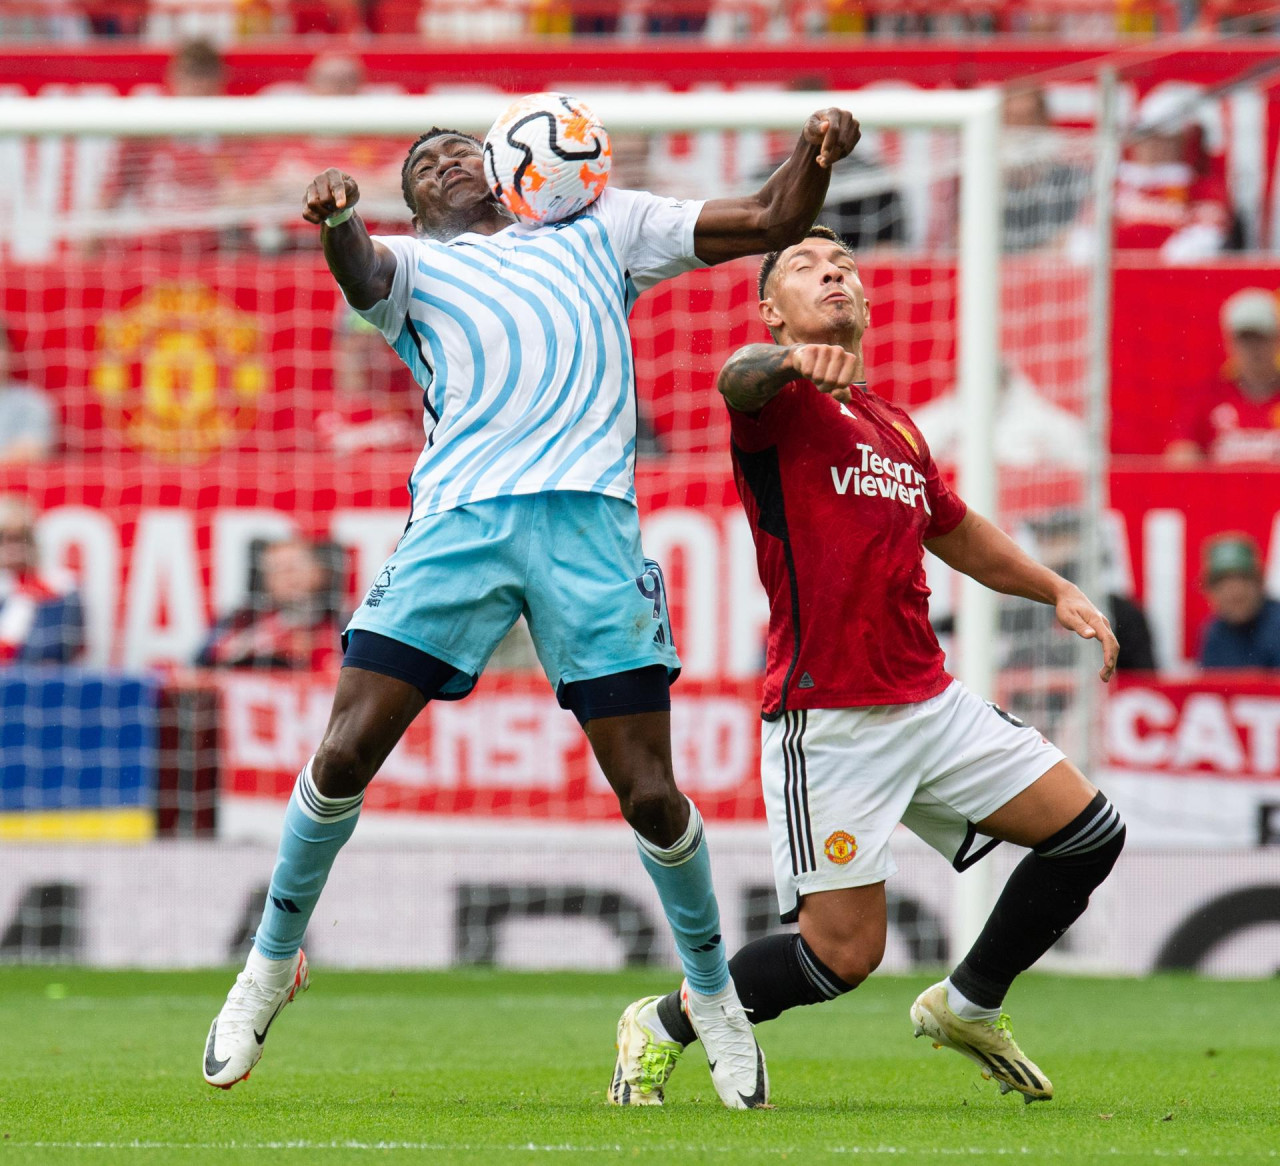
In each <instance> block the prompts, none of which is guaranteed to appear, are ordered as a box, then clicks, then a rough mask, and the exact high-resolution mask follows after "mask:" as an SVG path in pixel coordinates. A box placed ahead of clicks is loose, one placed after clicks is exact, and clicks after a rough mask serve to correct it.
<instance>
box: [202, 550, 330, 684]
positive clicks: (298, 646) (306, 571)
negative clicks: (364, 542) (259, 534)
mask: <svg viewBox="0 0 1280 1166" xmlns="http://www.w3.org/2000/svg"><path fill="white" fill-rule="evenodd" d="M251 575H252V578H251V580H250V586H249V603H248V605H247V606H245V607H242V608H239V609H238V610H236V611H233V612H232V613H231V614H230V615H228V616H226V617H224V618H223V619H222V620H220V621H219V622H218V624H217V626H216V627H215V628H214V629H213V631H212V633H211V634H210V636H209V639H208V642H207V643H206V644H205V646H204V647H203V648H202V649H201V651H200V654H199V656H198V657H197V658H196V663H197V664H200V665H205V666H212V667H216V668H293V669H299V670H320V669H325V668H329V667H331V666H332V665H334V664H336V663H337V661H338V659H339V658H340V655H341V650H340V645H339V639H338V637H339V634H340V628H339V625H338V598H337V596H338V590H339V587H340V585H341V578H340V573H339V570H338V569H337V563H336V562H332V561H326V557H325V551H324V548H321V547H317V546H316V545H314V544H313V543H309V542H306V541H305V540H303V539H287V540H285V541H283V542H276V543H268V544H266V545H265V546H263V547H262V548H261V549H260V550H259V552H258V555H257V563H256V569H255V570H253V571H252V572H251Z"/></svg>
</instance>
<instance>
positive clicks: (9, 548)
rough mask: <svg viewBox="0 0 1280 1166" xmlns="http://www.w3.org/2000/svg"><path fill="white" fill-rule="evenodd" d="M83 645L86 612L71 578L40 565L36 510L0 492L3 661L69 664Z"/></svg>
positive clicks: (0, 650) (0, 646) (0, 655)
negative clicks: (54, 575)
mask: <svg viewBox="0 0 1280 1166" xmlns="http://www.w3.org/2000/svg"><path fill="white" fill-rule="evenodd" d="M83 647H84V612H83V609H82V608H81V605H80V600H79V598H78V597H77V596H76V594H75V590H74V588H73V586H72V584H71V581H70V579H52V578H49V577H47V576H45V575H42V574H41V573H40V572H39V571H38V570H37V569H36V527H35V512H34V511H33V510H32V509H31V507H30V505H29V504H28V503H27V502H26V501H25V500H24V499H22V498H18V497H16V496H15V495H12V494H5V495H0V664H14V663H18V664H69V663H70V662H71V661H72V660H74V659H75V658H76V656H78V655H79V654H80V651H81V649H82V648H83Z"/></svg>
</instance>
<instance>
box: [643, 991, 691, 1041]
mask: <svg viewBox="0 0 1280 1166" xmlns="http://www.w3.org/2000/svg"><path fill="white" fill-rule="evenodd" d="M636 1019H637V1020H638V1021H640V1023H641V1024H643V1025H644V1026H645V1028H647V1029H648V1030H649V1031H650V1032H651V1033H653V1035H654V1036H655V1037H657V1039H658V1040H660V1041H670V1042H671V1043H672V1044H679V1043H680V1042H679V1041H678V1040H676V1038H675V1037H673V1036H672V1035H671V1034H670V1033H669V1032H668V1031H667V1026H666V1025H665V1024H663V1023H662V1017H661V1016H659V1015H658V1002H657V1001H656V1000H654V1001H652V1002H651V1003H649V1004H646V1005H645V1006H644V1007H643V1008H641V1009H640V1015H639V1016H637V1017H636Z"/></svg>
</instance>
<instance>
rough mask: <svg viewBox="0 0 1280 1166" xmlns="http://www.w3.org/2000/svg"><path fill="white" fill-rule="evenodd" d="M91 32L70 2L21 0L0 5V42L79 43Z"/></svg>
mask: <svg viewBox="0 0 1280 1166" xmlns="http://www.w3.org/2000/svg"><path fill="white" fill-rule="evenodd" d="M90 31H91V28H90V24H89V21H88V20H87V19H86V18H85V15H84V13H83V12H82V11H81V6H80V5H79V4H76V3H73V2H72V0H24V2H23V3H17V4H15V3H11V2H10V3H0V41H2V42H12V41H22V40H29V41H31V40H34V41H55V40H56V41H80V40H85V39H86V38H87V37H88V35H89V32H90Z"/></svg>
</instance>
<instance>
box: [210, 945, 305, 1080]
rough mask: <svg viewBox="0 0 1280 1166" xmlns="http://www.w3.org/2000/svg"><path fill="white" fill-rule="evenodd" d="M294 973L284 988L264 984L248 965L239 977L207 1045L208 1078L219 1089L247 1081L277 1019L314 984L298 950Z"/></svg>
mask: <svg viewBox="0 0 1280 1166" xmlns="http://www.w3.org/2000/svg"><path fill="white" fill-rule="evenodd" d="M291 971H292V974H291V975H290V977H289V979H288V980H287V981H286V982H285V984H284V986H283V987H281V988H273V987H270V986H268V985H266V984H263V983H260V982H259V981H258V979H257V978H255V976H254V974H253V973H252V972H251V971H249V970H248V969H247V968H246V969H245V970H244V971H243V972H241V973H240V974H239V975H238V976H237V977H236V982H235V983H234V984H233V985H232V986H231V991H230V992H228V993H227V1000H226V1003H225V1004H223V1006H222V1011H221V1012H219V1013H218V1015H217V1016H215V1017H214V1018H213V1023H212V1024H211V1025H210V1026H209V1040H208V1042H207V1043H206V1044H205V1046H204V1079H205V1080H206V1081H208V1082H209V1084H210V1085H216V1086H217V1087H218V1088H219V1089H230V1088H231V1086H232V1085H234V1084H235V1083H236V1082H237V1081H244V1080H246V1079H247V1078H248V1076H249V1070H250V1069H252V1068H253V1067H254V1065H256V1064H257V1063H258V1060H259V1059H260V1058H261V1056H262V1045H263V1042H264V1041H265V1040H266V1039H267V1032H268V1030H269V1029H270V1028H271V1025H272V1023H273V1022H274V1021H275V1018H276V1017H277V1016H279V1015H280V1013H281V1012H282V1011H283V1010H284V1006H285V1005H286V1004H288V1003H289V1002H290V1001H291V1000H292V999H293V998H294V997H295V996H296V995H297V994H298V993H299V992H305V991H306V990H307V988H308V987H310V984H311V978H310V976H309V975H308V971H307V956H306V953H305V952H302V951H300V952H298V954H297V955H296V956H295V957H294V962H293V967H292V969H291Z"/></svg>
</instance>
